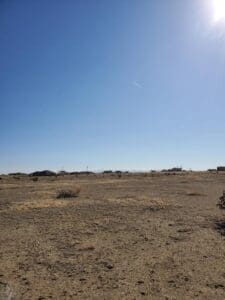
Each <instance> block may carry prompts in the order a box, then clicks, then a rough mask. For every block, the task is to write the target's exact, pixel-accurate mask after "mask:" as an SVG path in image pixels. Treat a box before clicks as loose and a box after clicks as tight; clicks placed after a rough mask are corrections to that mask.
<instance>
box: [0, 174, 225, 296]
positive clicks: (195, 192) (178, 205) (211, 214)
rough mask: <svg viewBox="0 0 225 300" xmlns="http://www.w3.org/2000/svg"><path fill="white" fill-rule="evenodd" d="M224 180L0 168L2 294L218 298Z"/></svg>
mask: <svg viewBox="0 0 225 300" xmlns="http://www.w3.org/2000/svg"><path fill="white" fill-rule="evenodd" d="M76 184H80V186H81V188H82V190H81V193H80V195H79V197H77V198H71V199H63V200H62V199H56V193H57V190H59V189H60V188H65V187H73V186H74V185H76ZM223 189H225V175H223V174H221V175H220V174H219V175H216V174H207V173H189V174H186V175H174V176H173V175H171V176H166V175H160V174H153V175H151V174H148V175H144V174H140V175H123V176H122V178H118V177H117V176H116V175H114V176H112V175H107V176H106V175H105V176H102V175H101V176H100V175H98V176H93V175H91V176H82V177H78V178H77V177H76V176H64V177H63V176H61V177H58V178H51V177H48V178H44V177H42V178H40V179H39V180H38V181H37V182H33V181H32V180H31V178H29V177H28V178H27V177H24V178H22V177H21V178H19V179H18V178H13V177H9V176H8V177H4V176H1V180H0V299H16V300H17V299H18V300H19V299H23V300H26V299H29V300H30V299H39V300H41V299H107V300H108V299H210V300H211V299H225V236H224V235H223V233H224V232H223V228H222V227H223V225H224V224H223V223H222V221H221V220H223V219H224V220H225V211H224V212H223V211H221V210H219V208H218V207H217V206H216V203H217V201H218V198H219V196H220V195H221V194H222V191H223ZM219 227H221V228H219ZM224 227H225V226H224Z"/></svg>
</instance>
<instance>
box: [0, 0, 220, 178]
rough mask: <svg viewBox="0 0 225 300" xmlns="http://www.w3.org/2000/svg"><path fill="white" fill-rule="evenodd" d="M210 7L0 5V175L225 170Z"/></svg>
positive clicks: (185, 1) (98, 1)
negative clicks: (40, 171)
mask: <svg viewBox="0 0 225 300" xmlns="http://www.w3.org/2000/svg"><path fill="white" fill-rule="evenodd" d="M218 1H220V2H221V0H182V1H181V0H167V1H165V0H113V1H107V0H80V1H79V0H76V1H74V0H67V1H63V0H61V1H60V0H49V1H46V0H40V1H36V0H14V1H13V0H12V1H7V0H1V1H0V172H12V171H32V170H36V169H53V170H60V169H66V170H82V169H86V167H87V166H89V169H90V170H100V169H133V170H150V169H161V168H169V167H174V166H183V167H184V168H192V169H205V168H211V167H216V166H217V165H225V18H224V16H225V9H224V8H225V5H224V7H223V5H222V2H221V3H220V4H218ZM222 1H224V0H222ZM216 3H217V4H216ZM216 5H217V6H216ZM216 9H217V11H216ZM223 9H224V12H223Z"/></svg>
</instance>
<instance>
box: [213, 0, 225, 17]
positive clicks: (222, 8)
mask: <svg viewBox="0 0 225 300" xmlns="http://www.w3.org/2000/svg"><path fill="white" fill-rule="evenodd" d="M212 1H213V14H214V16H213V17H214V21H215V22H218V21H220V20H222V19H225V0H212Z"/></svg>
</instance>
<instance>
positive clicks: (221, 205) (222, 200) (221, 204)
mask: <svg viewBox="0 0 225 300" xmlns="http://www.w3.org/2000/svg"><path fill="white" fill-rule="evenodd" d="M218 206H219V208H221V209H225V191H223V195H222V196H221V197H220V199H219V203H218Z"/></svg>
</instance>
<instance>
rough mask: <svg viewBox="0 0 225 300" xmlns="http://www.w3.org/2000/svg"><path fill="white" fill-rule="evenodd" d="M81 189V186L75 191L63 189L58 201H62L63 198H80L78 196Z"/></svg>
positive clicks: (58, 195)
mask: <svg viewBox="0 0 225 300" xmlns="http://www.w3.org/2000/svg"><path fill="white" fill-rule="evenodd" d="M80 191H81V188H80V186H76V187H74V188H73V189H62V190H60V191H59V192H58V194H57V197H56V198H57V199H61V198H74V197H78V195H79V194H80Z"/></svg>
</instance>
